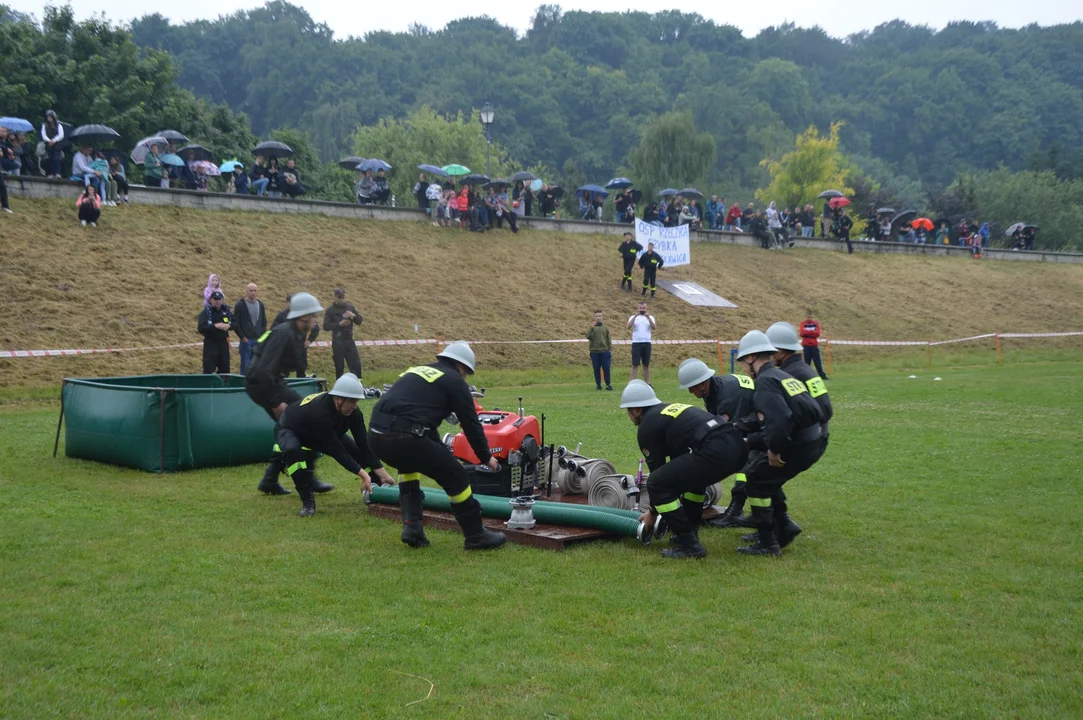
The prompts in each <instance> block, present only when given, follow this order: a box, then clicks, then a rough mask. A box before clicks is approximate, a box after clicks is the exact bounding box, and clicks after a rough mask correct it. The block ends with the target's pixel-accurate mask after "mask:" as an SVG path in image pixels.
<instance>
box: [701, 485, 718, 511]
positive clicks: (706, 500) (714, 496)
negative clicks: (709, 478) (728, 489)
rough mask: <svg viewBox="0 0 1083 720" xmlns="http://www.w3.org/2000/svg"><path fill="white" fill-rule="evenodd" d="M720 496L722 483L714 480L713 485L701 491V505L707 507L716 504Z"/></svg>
mask: <svg viewBox="0 0 1083 720" xmlns="http://www.w3.org/2000/svg"><path fill="white" fill-rule="evenodd" d="M721 498H722V483H721V482H716V483H715V484H714V485H710V486H708V488H707V489H706V490H704V491H703V507H705V508H709V507H711V506H712V505H717V504H718V501H719V500H720V499H721Z"/></svg>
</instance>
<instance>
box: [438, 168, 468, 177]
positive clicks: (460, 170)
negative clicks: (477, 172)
mask: <svg viewBox="0 0 1083 720" xmlns="http://www.w3.org/2000/svg"><path fill="white" fill-rule="evenodd" d="M440 169H441V170H443V171H444V172H446V173H447V174H448V175H451V176H453V177H454V176H456V175H469V174H470V168H468V167H466V166H465V165H445V166H444V167H442V168H440Z"/></svg>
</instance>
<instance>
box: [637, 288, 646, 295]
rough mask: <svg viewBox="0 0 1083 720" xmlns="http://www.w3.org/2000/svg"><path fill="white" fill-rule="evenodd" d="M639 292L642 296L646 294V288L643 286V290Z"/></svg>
mask: <svg viewBox="0 0 1083 720" xmlns="http://www.w3.org/2000/svg"><path fill="white" fill-rule="evenodd" d="M639 294H640V295H643V296H646V295H647V288H643V292H641V293H639Z"/></svg>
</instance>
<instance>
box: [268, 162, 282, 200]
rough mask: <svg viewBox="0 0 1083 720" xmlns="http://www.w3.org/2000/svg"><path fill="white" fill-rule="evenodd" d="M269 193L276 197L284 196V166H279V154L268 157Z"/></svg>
mask: <svg viewBox="0 0 1083 720" xmlns="http://www.w3.org/2000/svg"><path fill="white" fill-rule="evenodd" d="M267 194H268V195H269V196H271V197H274V198H277V197H282V168H280V167H279V166H278V156H277V155H272V156H271V157H270V158H268V159H267Z"/></svg>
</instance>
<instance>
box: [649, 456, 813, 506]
mask: <svg viewBox="0 0 1083 720" xmlns="http://www.w3.org/2000/svg"><path fill="white" fill-rule="evenodd" d="M824 447H825V446H824V442H823V439H822V438H817V439H816V440H813V441H812V442H807V443H801V444H799V445H791V446H790V447H789V448H788V449H787V450H786V452H784V453H782V459H783V460H784V461H785V463H786V464H785V465H784V466H783V467H780V468H776V467H772V466H771V464H770V462H769V460H768V456H767V453H762V454H758V455H756V456H755V457H754V459H753V461H752V462H749V463H748V464H747V465H746V466H745V470H744V472H745V477H746V478H747V483H746V485H745V492H746V493H747V495H748V504H749V505H751V506H752V515H753V519H754V520H755V521H756V523H757V525H763V524H766V525H768V526H772V525H773V524H774V521H775V516H776V515H781V514H784V513H785V512H786V511H787V509H788V508H787V506H786V493H784V492H782V486H783V485H785V484H786V483H787V482H789V481H790V480H792V479H793V478H795V477H797V476H798V475H799V474H801V473H803V472H804V471H805V470H808V469H809V468H810V467H812V466H813V465H815V464H816V461H817V460H819V459H820V457H821V456H822V455H823V452H824ZM652 475H653V473H652ZM653 500H654V496H653V495H651V501H652V502H653Z"/></svg>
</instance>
